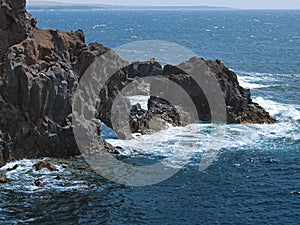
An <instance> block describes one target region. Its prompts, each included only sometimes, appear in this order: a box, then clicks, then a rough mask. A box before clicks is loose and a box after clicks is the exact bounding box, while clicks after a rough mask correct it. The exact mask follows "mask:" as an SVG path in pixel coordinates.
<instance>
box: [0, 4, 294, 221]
mask: <svg viewBox="0 0 300 225" xmlns="http://www.w3.org/2000/svg"><path fill="white" fill-rule="evenodd" d="M31 13H32V15H33V16H34V17H37V19H38V26H39V27H41V28H54V29H60V30H77V29H78V28H82V29H83V30H84V32H85V34H86V41H87V42H99V43H102V44H104V45H106V46H108V47H111V48H116V47H118V46H119V45H122V44H126V43H129V42H133V41H141V40H162V41H168V42H174V43H177V44H179V45H182V46H184V47H186V48H188V49H190V50H191V51H193V52H195V53H196V54H197V55H199V56H201V57H203V58H206V59H221V60H222V61H223V62H224V63H225V64H226V65H227V66H228V67H230V68H231V69H232V70H234V71H235V72H236V73H237V74H238V76H239V81H240V83H241V85H242V86H244V87H247V88H251V91H252V97H253V99H254V101H256V102H258V103H259V104H261V105H262V106H263V107H265V108H266V109H267V110H268V111H269V112H270V114H271V115H272V116H274V117H275V118H276V119H278V121H279V122H278V123H277V124H273V125H226V135H225V136H224V137H223V138H222V139H223V141H222V147H221V148H220V149H218V150H219V153H218V155H217V158H216V159H215V161H214V162H213V164H212V165H211V166H210V167H209V168H208V169H207V170H205V171H203V172H200V171H199V170H198V167H199V162H200V159H201V157H202V153H203V151H204V147H203V145H205V143H206V142H207V141H206V140H207V137H208V136H209V133H207V132H206V129H209V128H211V127H214V126H215V125H214V124H203V123H199V124H193V125H190V126H188V127H186V128H170V129H168V130H166V131H162V132H161V133H159V134H154V135H153V136H150V137H149V136H146V137H137V138H136V139H134V140H132V141H120V140H117V139H115V138H114V135H113V134H112V133H110V132H109V131H108V130H106V133H105V134H103V135H104V136H105V138H107V139H108V141H110V142H111V143H112V144H115V145H119V146H123V147H124V148H125V149H129V150H132V149H134V150H137V151H138V152H140V154H135V155H131V154H130V153H128V154H127V155H124V156H122V157H124V160H126V161H128V162H134V163H136V162H139V164H143V163H144V164H147V163H149V161H150V162H151V161H153V160H154V161H155V160H158V159H160V158H163V157H168V156H169V155H170V154H172V148H173V147H174V146H176V142H175V141H174V140H177V139H178V138H180V139H181V140H183V142H184V141H189V142H192V143H195V145H194V146H193V147H191V148H190V149H188V150H190V151H192V152H193V153H194V156H193V157H192V158H191V159H190V160H189V162H188V163H186V164H185V165H184V168H183V169H182V170H181V171H180V172H179V173H177V174H176V175H175V176H173V177H171V178H170V179H168V180H166V181H164V182H162V183H158V184H155V185H152V186H144V187H129V186H124V185H119V184H116V183H113V182H110V181H108V180H106V179H105V178H102V177H101V176H100V175H98V174H96V173H95V172H93V171H92V169H91V168H89V167H88V165H86V164H85V163H84V161H83V160H82V159H80V158H79V159H73V160H59V159H51V161H52V162H53V163H54V164H56V165H57V166H59V168H60V170H59V171H58V172H47V171H41V172H35V171H33V169H32V164H33V163H34V160H22V161H20V162H19V164H21V165H22V166H21V167H20V168H18V169H17V170H16V171H12V172H8V173H6V175H7V176H8V177H9V178H10V179H11V180H12V181H14V185H12V184H7V185H3V186H0V190H1V202H0V223H1V224H18V223H21V222H24V223H30V224H31V223H32V224H104V223H105V224H261V223H267V224H298V223H299V221H300V101H299V100H300V97H299V93H300V92H299V91H300V11H297V10H290V11H287V10H286V11H280V10H276V11H266V10H259V11H255V10H95V11H89V12H87V11H63V10H62V11H31ZM141 101H143V100H141ZM144 101H145V100H144ZM183 134H184V135H183ZM145 143H147V145H145ZM176 147H178V146H176ZM179 147H181V148H187V147H186V146H179ZM129 152H130V151H129ZM180 158H181V156H180V155H179V156H178V160H180ZM12 165H14V163H12V164H9V165H7V166H6V167H4V168H1V169H0V172H1V171H5V169H6V168H8V167H11V166H12ZM82 167H84V168H85V169H82ZM78 168H80V169H78ZM57 175H59V176H61V177H62V178H63V179H62V180H60V181H57V180H56V179H54V178H55V177H56V176H57ZM36 178H42V179H44V180H45V183H46V187H45V188H36V187H34V186H33V184H32V183H33V181H34V179H36Z"/></svg>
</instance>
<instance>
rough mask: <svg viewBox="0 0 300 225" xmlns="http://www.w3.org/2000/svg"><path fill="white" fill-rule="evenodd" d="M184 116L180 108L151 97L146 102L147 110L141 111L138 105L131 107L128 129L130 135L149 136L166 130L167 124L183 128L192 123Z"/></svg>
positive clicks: (184, 113)
mask: <svg viewBox="0 0 300 225" xmlns="http://www.w3.org/2000/svg"><path fill="white" fill-rule="evenodd" d="M186 114H187V113H186V112H184V110H183V109H182V108H181V107H178V106H174V105H172V104H171V103H169V102H168V101H167V100H165V99H162V98H158V97H154V96H151V97H150V99H149V100H148V110H144V109H142V108H141V105H140V104H136V105H134V106H132V108H131V112H130V117H129V119H130V120H129V121H130V129H131V132H132V133H141V134H151V133H153V132H157V131H160V130H162V129H164V128H166V127H167V126H168V124H172V125H174V126H184V125H187V124H190V123H191V122H192V121H191V118H190V117H189V116H187V115H186Z"/></svg>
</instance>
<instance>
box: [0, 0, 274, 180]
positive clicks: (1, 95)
mask: <svg viewBox="0 0 300 225" xmlns="http://www.w3.org/2000/svg"><path fill="white" fill-rule="evenodd" d="M25 6H26V2H25V0H0V20H1V24H0V167H1V166H3V165H4V164H5V163H7V162H9V161H12V160H17V159H21V158H41V157H70V156H75V155H79V154H80V151H79V148H78V146H77V144H76V141H75V138H74V135H73V124H72V99H73V95H74V93H75V90H76V88H77V86H78V83H79V81H80V79H81V77H82V76H83V74H84V73H85V71H86V70H87V68H88V67H89V66H90V65H91V64H92V63H93V62H94V61H95V59H96V58H97V57H99V56H101V55H103V54H105V53H106V52H108V51H109V50H110V49H109V48H107V47H105V46H103V45H101V44H98V43H91V44H88V45H87V44H86V43H85V36H84V34H83V32H82V30H78V31H76V32H65V31H58V30H43V29H39V28H37V21H36V20H35V19H34V18H31V17H30V15H29V13H28V12H27V11H26V9H25ZM191 62H194V63H205V64H206V65H207V67H208V68H209V69H210V71H211V73H212V74H214V76H215V77H216V79H217V81H218V82H219V85H220V88H221V90H222V93H223V97H224V102H225V104H226V109H225V111H226V119H225V120H224V121H223V122H233V123H274V122H276V120H275V119H273V118H271V117H270V115H269V114H268V113H267V112H266V111H265V110H264V109H263V108H262V107H260V106H259V105H258V104H256V103H254V102H252V99H251V93H250V90H247V89H244V88H243V87H241V86H240V85H239V83H238V79H237V75H236V74H235V73H234V72H232V71H230V70H229V69H228V68H227V67H226V66H225V65H224V64H222V63H221V62H220V61H219V60H216V61H210V60H208V61H205V60H203V59H199V58H195V59H190V61H189V62H188V63H189V65H190V64H191ZM180 68H181V67H180V66H178V67H177V66H173V65H166V66H164V67H163V66H161V65H160V64H159V63H158V62H156V61H155V60H154V59H152V60H150V61H148V62H134V63H132V64H130V65H129V66H127V67H126V68H123V69H122V70H120V71H119V72H117V73H115V74H114V75H113V76H112V77H111V79H110V80H108V81H107V83H106V86H105V87H104V88H103V89H102V90H101V92H100V94H99V99H100V102H99V105H98V107H97V110H98V113H97V118H98V119H99V120H101V121H102V122H104V123H105V124H107V125H108V126H110V127H112V122H111V114H110V111H111V108H112V105H113V102H114V100H115V98H116V97H117V96H118V95H119V93H120V92H121V91H122V89H124V87H126V85H128V84H129V83H135V84H136V87H138V86H139V84H142V85H144V87H145V88H146V89H145V88H141V89H138V88H135V89H137V90H138V91H136V90H134V91H132V92H130V90H129V91H127V94H126V95H130V94H132V95H134V94H152V93H155V89H158V88H159V89H160V90H165V92H168V88H167V87H168V86H167V85H166V83H165V82H166V81H167V80H171V81H173V82H174V83H176V84H178V85H179V86H180V87H181V88H182V89H183V90H185V91H186V93H187V94H188V95H189V96H190V98H191V99H192V101H193V103H194V105H195V107H196V110H197V114H198V118H199V119H201V120H205V121H211V120H212V117H211V114H210V107H209V104H208V101H207V99H206V96H205V95H204V93H203V91H202V90H201V88H199V85H198V84H197V83H196V82H195V81H193V79H192V77H191V76H190V75H189V74H188V73H187V71H186V70H182V69H180ZM151 76H155V79H154V80H153V81H152V82H151V83H150V84H145V83H144V82H143V81H141V78H145V77H151ZM149 92H150V93H149ZM123 100H124V104H125V105H127V107H129V109H128V113H129V115H128V116H129V118H128V119H129V123H130V132H140V133H151V132H154V131H156V130H159V129H162V128H163V127H165V125H166V124H173V125H175V126H182V125H186V124H188V123H191V122H193V115H189V113H188V112H189V109H184V108H182V107H181V106H174V105H172V104H171V103H170V102H168V101H166V100H164V99H163V98H160V96H152V97H151V98H150V99H149V102H148V110H143V109H141V108H140V106H139V105H135V106H133V107H132V106H131V105H130V104H128V100H126V98H125V97H124V99H123ZM131 107H132V108H131ZM179 111H180V112H181V113H179ZM179 115H185V116H184V119H183V118H182V117H180V116H179ZM153 121H154V122H153ZM153 124H154V126H153ZM99 126H100V124H99ZM100 129H101V128H100ZM126 132H128V130H127V131H124V132H123V133H122V130H121V131H120V132H117V133H118V135H119V136H120V137H122V138H130V134H128V133H126ZM99 138H100V137H99ZM100 140H101V141H100V142H99V145H100V146H99V148H102V149H105V150H106V151H109V152H116V150H115V149H114V148H113V146H111V145H110V144H108V143H107V142H105V141H104V140H102V139H100ZM3 180H4V179H3Z"/></svg>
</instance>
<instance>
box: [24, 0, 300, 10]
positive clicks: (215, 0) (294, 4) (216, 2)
mask: <svg viewBox="0 0 300 225" xmlns="http://www.w3.org/2000/svg"><path fill="white" fill-rule="evenodd" d="M27 1H28V2H29V3H34V2H36V1H43V2H65V3H77V4H78V3H82V4H87V3H97V4H112V5H147V6H149V5H156V6H162V5H164V6H165V5H176V6H182V5H184V6H189V5H209V6H225V7H234V8H248V9H254V8H257V9H266V8H269V9H300V0H184V1H183V0H150V1H149V0H147V1H146V0H53V1H52V0H27Z"/></svg>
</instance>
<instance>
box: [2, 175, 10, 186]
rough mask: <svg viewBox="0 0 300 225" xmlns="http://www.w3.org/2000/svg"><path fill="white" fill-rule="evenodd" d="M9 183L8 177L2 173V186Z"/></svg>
mask: <svg viewBox="0 0 300 225" xmlns="http://www.w3.org/2000/svg"><path fill="white" fill-rule="evenodd" d="M8 181H9V180H8V179H7V178H6V176H4V175H3V174H1V173H0V184H6V183H8Z"/></svg>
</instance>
